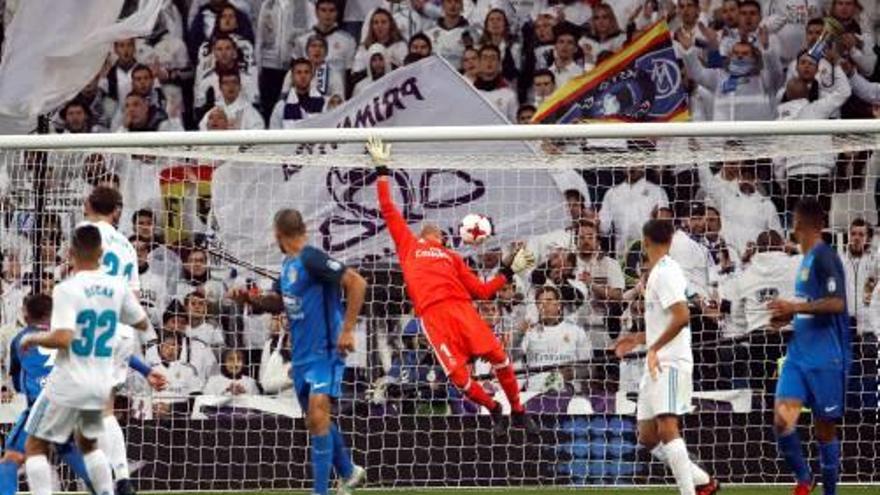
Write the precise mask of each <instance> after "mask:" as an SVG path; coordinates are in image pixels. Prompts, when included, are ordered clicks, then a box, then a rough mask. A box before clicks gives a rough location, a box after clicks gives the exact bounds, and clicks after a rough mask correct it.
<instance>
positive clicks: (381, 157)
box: [367, 136, 391, 175]
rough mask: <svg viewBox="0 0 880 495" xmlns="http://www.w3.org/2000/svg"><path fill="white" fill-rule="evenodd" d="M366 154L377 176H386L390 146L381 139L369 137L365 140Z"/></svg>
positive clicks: (389, 159) (389, 158)
mask: <svg viewBox="0 0 880 495" xmlns="http://www.w3.org/2000/svg"><path fill="white" fill-rule="evenodd" d="M367 153H369V154H370V158H372V159H373V165H375V167H376V171H377V172H379V175H388V163H389V162H390V161H391V145H390V144H385V143H383V142H382V139H381V138H378V137H376V136H370V138H369V139H368V140H367Z"/></svg>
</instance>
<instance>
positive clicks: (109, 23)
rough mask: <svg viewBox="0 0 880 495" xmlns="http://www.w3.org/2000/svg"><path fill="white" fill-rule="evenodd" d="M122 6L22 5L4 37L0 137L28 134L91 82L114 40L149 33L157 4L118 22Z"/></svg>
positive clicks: (38, 1)
mask: <svg viewBox="0 0 880 495" xmlns="http://www.w3.org/2000/svg"><path fill="white" fill-rule="evenodd" d="M123 3H124V2H123V0H27V1H22V2H19V3H18V9H17V10H16V11H15V16H14V17H13V18H12V22H11V23H10V25H9V31H8V32H7V33H6V34H7V37H6V42H5V43H4V44H3V61H2V63H0V133H3V134H20V133H26V132H29V131H31V130H33V127H34V125H35V124H36V117H37V115H39V114H40V113H43V112H48V111H50V110H53V109H55V108H57V107H58V106H60V105H61V104H63V103H64V102H65V101H67V100H69V99H71V98H72V97H73V96H75V95H76V94H77V93H78V92H79V91H80V90H82V88H84V87H85V86H86V84H88V83H89V81H91V80H92V78H93V77H95V76H96V75H97V74H98V72H99V71H100V69H101V66H102V65H103V64H104V61H105V60H106V59H107V56H108V55H109V54H110V49H111V46H112V43H113V42H114V41H116V40H121V39H124V38H131V37H136V36H141V35H144V34H147V33H149V32H150V30H151V29H153V26H154V25H155V24H156V17H157V16H158V15H159V10H160V9H161V8H162V0H140V2H139V4H138V8H137V10H136V11H135V12H134V13H132V14H131V15H129V16H128V17H126V18H125V19H122V20H118V17H119V14H120V12H121V11H122V6H123Z"/></svg>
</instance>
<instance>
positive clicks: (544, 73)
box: [532, 69, 556, 84]
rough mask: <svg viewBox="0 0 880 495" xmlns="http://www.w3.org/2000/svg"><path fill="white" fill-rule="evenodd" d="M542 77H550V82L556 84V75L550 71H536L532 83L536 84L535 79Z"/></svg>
mask: <svg viewBox="0 0 880 495" xmlns="http://www.w3.org/2000/svg"><path fill="white" fill-rule="evenodd" d="M540 76H548V77H550V80H551V81H553V84H556V75H555V74H553V72H551V71H550V69H541V70H536V71H535V73H534V74H532V82H534V81H535V79H537V78H538V77H540Z"/></svg>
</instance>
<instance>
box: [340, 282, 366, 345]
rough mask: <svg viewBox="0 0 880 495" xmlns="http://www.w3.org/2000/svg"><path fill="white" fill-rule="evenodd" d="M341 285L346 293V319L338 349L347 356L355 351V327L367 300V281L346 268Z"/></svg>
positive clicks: (343, 323)
mask: <svg viewBox="0 0 880 495" xmlns="http://www.w3.org/2000/svg"><path fill="white" fill-rule="evenodd" d="M339 284H340V285H341V286H342V290H344V291H345V317H344V320H343V322H342V334H341V335H340V336H339V342H338V343H337V347H338V348H339V352H340V353H342V354H343V355H345V354H347V353H349V352H352V351H354V327H355V325H357V319H358V315H360V313H361V308H362V307H363V305H364V299H365V298H366V294H367V281H366V280H364V277H362V276H361V274H360V273H358V272H357V270H355V269H353V268H346V269H345V273H343V274H342V279H341V280H340V281H339Z"/></svg>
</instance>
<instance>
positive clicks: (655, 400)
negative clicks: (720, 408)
mask: <svg viewBox="0 0 880 495" xmlns="http://www.w3.org/2000/svg"><path fill="white" fill-rule="evenodd" d="M693 391H694V384H693V380H692V379H691V374H690V373H687V372H685V371H680V370H678V369H676V368H672V367H669V366H667V367H665V368H662V369H661V371H660V373H658V374H657V379H656V380H655V379H653V378H651V375H649V374H648V373H647V372H646V373H645V374H644V375H643V376H642V382H641V384H640V385H639V402H638V407H637V409H636V419H637V420H639V421H644V420H649V419H654V418H656V417H657V416H662V415H664V414H674V415H675V416H681V415H682V414H687V413H689V412H691V395H692V394H693Z"/></svg>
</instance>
